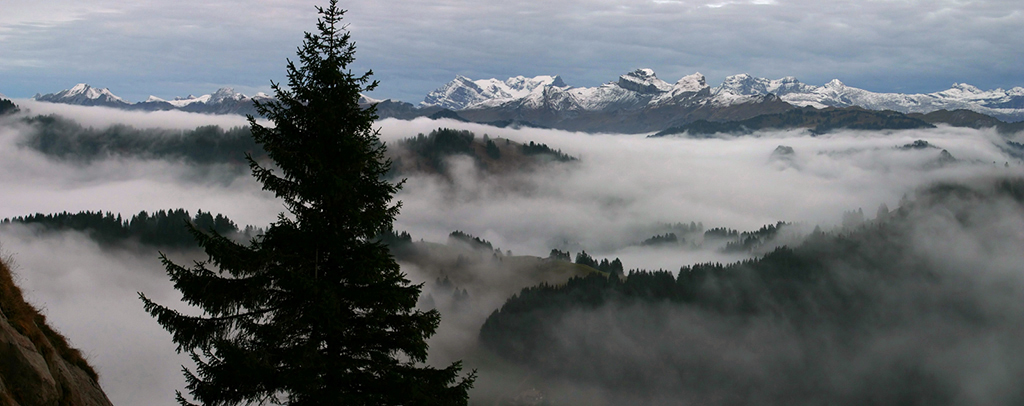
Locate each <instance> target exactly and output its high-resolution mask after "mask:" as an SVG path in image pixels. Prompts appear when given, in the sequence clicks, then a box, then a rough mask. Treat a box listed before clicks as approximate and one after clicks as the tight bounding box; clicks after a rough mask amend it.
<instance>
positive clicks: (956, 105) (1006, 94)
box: [420, 69, 1024, 121]
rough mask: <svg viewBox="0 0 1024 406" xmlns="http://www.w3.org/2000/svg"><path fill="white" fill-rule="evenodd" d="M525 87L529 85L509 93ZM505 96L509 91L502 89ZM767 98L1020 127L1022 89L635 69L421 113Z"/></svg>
mask: <svg viewBox="0 0 1024 406" xmlns="http://www.w3.org/2000/svg"><path fill="white" fill-rule="evenodd" d="M521 83H529V84H531V85H532V86H529V87H527V86H517V85H518V84H521ZM509 89H511V91H510V90H509ZM769 94H771V95H774V96H777V97H778V98H780V99H781V100H782V101H784V102H787V103H789V104H792V105H794V106H798V107H815V108H825V107H851V106H858V107H862V108H866V109H870V110H894V111H898V112H901V113H929V112H932V111H936V110H943V109H945V110H955V109H967V110H973V111H977V112H979V113H982V114H987V115H991V116H993V117H996V118H999V119H1002V120H1004V121H1021V120H1024V88H1022V87H1014V88H1012V89H1009V90H1003V89H995V90H981V89H978V88H977V87H974V86H971V85H968V84H963V83H954V84H953V86H952V87H951V88H950V89H948V90H943V91H940V92H935V93H927V94H903V93H875V92H870V91H867V90H863V89H858V88H855V87H850V86H846V85H844V84H843V83H842V82H840V81H839V80H832V81H831V82H828V83H826V84H825V85H823V86H813V85H809V84H806V83H802V82H800V81H799V80H797V79H796V78H794V77H784V78H781V79H766V78H758V77H754V76H751V75H748V74H740V75H733V76H729V77H727V78H726V79H725V81H724V82H723V83H722V84H721V85H719V86H717V87H710V86H709V85H708V84H707V82H706V80H705V78H704V76H703V75H701V74H700V73H694V74H692V75H688V76H685V77H683V78H682V79H680V80H679V81H677V82H676V83H675V84H670V83H668V82H665V81H663V80H661V79H658V78H657V76H655V73H654V71H653V70H651V69H638V70H635V71H633V72H629V73H626V74H624V75H622V76H620V77H619V79H618V81H616V82H609V83H606V84H604V85H601V86H598V87H591V88H587V87H570V86H568V85H566V84H565V83H564V82H563V81H562V79H561V78H560V77H558V76H538V77H536V78H532V79H531V78H524V77H522V76H517V77H515V78H510V79H508V80H507V81H504V82H502V81H499V80H497V79H485V80H475V81H474V80H471V79H469V78H466V77H464V76H459V77H456V79H455V80H453V81H451V82H449V83H448V84H446V85H444V86H443V87H441V88H439V89H437V90H435V91H433V92H430V93H429V94H428V95H427V97H426V98H424V100H423V102H421V103H420V105H421V106H439V107H444V108H447V109H451V110H456V111H460V110H478V109H488V108H494V107H500V106H516V107H519V108H522V107H539V106H549V107H551V108H553V109H555V110H568V111H601V110H614V109H643V108H654V107H658V106H666V105H671V104H679V103H705V104H710V105H715V106H719V107H727V106H733V105H738V104H745V103H751V102H754V101H756V99H758V98H761V97H764V96H767V95H769Z"/></svg>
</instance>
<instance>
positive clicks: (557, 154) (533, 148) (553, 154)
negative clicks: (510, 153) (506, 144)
mask: <svg viewBox="0 0 1024 406" xmlns="http://www.w3.org/2000/svg"><path fill="white" fill-rule="evenodd" d="M520 149H521V150H522V152H523V155H539V156H545V157H548V158H550V159H553V160H555V161H558V162H572V161H576V160H577V159H576V158H575V157H573V156H570V155H569V154H565V153H563V152H562V150H560V149H557V150H556V149H551V147H549V146H547V144H539V143H534V142H533V141H530V143H529V144H523V145H522V146H521V147H520Z"/></svg>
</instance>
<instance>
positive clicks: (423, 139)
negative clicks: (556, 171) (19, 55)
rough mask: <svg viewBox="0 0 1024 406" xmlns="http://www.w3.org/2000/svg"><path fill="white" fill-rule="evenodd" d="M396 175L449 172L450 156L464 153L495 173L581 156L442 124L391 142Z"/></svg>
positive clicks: (391, 156) (389, 147)
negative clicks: (445, 126) (437, 127)
mask: <svg viewBox="0 0 1024 406" xmlns="http://www.w3.org/2000/svg"><path fill="white" fill-rule="evenodd" d="M387 154H388V156H389V157H390V158H391V159H392V160H393V166H392V169H393V173H392V174H393V175H395V176H400V175H402V174H412V173H431V174H447V173H448V169H449V168H448V163H449V159H450V158H452V157H457V156H463V157H467V158H469V159H471V160H473V161H474V162H475V163H476V165H477V166H478V167H479V168H481V169H483V170H484V171H487V172H488V173H492V174H503V173H514V172H520V171H528V170H531V169H533V168H536V167H538V166H539V165H544V164H547V163H552V162H562V163H569V162H573V161H576V160H577V158H575V157H573V156H570V155H568V154H566V153H563V152H562V151H561V150H556V149H552V148H550V147H548V146H547V145H545V144H539V143H535V142H533V141H530V142H529V143H526V144H521V143H518V142H514V141H511V140H509V139H506V138H490V137H489V136H488V135H486V134H484V136H483V137H477V135H476V134H475V133H473V132H471V131H467V130H456V129H451V128H439V129H436V130H433V131H431V132H430V133H429V134H419V135H417V136H415V137H411V138H406V139H404V140H401V141H398V142H396V143H394V144H391V145H389V146H388V150H387Z"/></svg>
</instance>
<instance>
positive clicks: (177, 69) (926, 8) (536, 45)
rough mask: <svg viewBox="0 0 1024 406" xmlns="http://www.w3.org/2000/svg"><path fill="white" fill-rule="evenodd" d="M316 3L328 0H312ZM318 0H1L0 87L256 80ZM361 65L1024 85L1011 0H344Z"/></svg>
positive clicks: (288, 46)
mask: <svg viewBox="0 0 1024 406" xmlns="http://www.w3.org/2000/svg"><path fill="white" fill-rule="evenodd" d="M321 3H323V2H321ZM315 4H316V3H314V2H310V1H298V0H261V1H258V2H254V1H249V0H246V1H243V0H221V1H217V2H209V1H206V0H202V1H199V0H174V1H171V0H138V1H133V2H124V1H121V0H74V1H69V0H42V1H39V0H0V8H2V9H3V12H2V13H0V93H2V94H6V95H7V96H9V97H15V98H24V97H31V96H32V95H34V94H35V93H37V92H40V93H51V92H57V91H60V90H62V89H66V88H70V87H71V86H73V85H74V84H76V83H79V82H86V83H89V84H91V85H93V86H97V87H108V88H110V89H111V91H113V92H114V93H115V94H117V95H119V96H122V97H124V98H126V99H128V100H129V101H139V100H142V99H145V98H146V97H147V96H148V95H150V94H153V95H156V96H159V97H163V98H171V97H174V96H184V95H187V94H189V93H193V94H197V95H198V94H204V93H211V92H212V91H214V90H216V89H217V88H219V87H223V86H230V87H234V88H235V89H236V90H237V91H241V92H243V93H247V94H252V93H254V92H255V91H267V90H268V85H269V82H270V80H282V79H283V73H284V64H285V58H288V57H291V56H293V55H294V52H295V49H296V47H297V46H298V45H299V44H300V43H301V35H302V32H303V31H306V30H311V29H313V27H314V20H315V18H316V12H315V9H314V5H315ZM341 5H342V7H343V8H346V9H348V10H349V12H348V14H347V15H346V20H347V21H348V23H349V24H351V25H350V27H349V28H350V30H351V31H352V33H353V38H354V39H355V41H356V43H357V45H358V50H357V54H356V56H357V59H358V60H357V63H356V66H355V68H356V70H357V71H361V70H365V69H373V71H374V72H375V74H376V78H377V79H378V80H380V81H381V83H382V84H381V86H380V88H379V89H378V90H377V91H376V92H374V93H373V94H372V96H374V97H377V98H395V99H399V100H404V101H409V102H418V101H421V100H422V99H423V96H424V95H425V94H426V93H427V92H429V91H430V90H433V89H435V88H438V87H440V86H442V85H443V84H444V83H446V82H448V81H449V80H451V79H452V78H454V76H455V75H459V74H461V75H465V76H468V77H470V78H474V79H482V78H491V77H496V78H502V79H504V78H507V77H509V76H515V75H525V76H536V75H561V76H562V77H563V79H564V80H565V82H566V83H568V84H570V85H573V86H597V85H600V84H601V83H605V82H609V81H613V80H616V78H617V77H618V75H620V74H622V73H625V72H628V71H631V70H633V69H636V68H641V67H649V68H652V69H654V70H655V71H656V72H657V74H658V76H659V77H660V78H662V79H664V80H666V81H668V82H674V81H676V80H677V79H679V78H680V77H682V76H684V75H687V74H691V73H693V72H701V73H703V74H704V75H706V76H707V78H708V82H709V84H711V85H712V86H715V85H717V84H719V83H721V81H722V80H723V79H724V78H725V77H726V76H728V75H732V74H737V73H750V74H752V75H755V76H761V77H769V78H779V77H782V76H790V75H791V76H796V77H797V78H799V79H800V80H801V81H804V82H806V83H810V84H814V85H821V84H824V83H825V82H827V81H829V80H831V79H834V78H838V79H840V80H842V81H843V82H845V83H846V84H847V85H850V86H855V87H860V88H864V89H868V90H872V91H885V92H905V93H916V92H933V91H940V90H943V89H946V88H948V87H949V85H951V84H952V83H953V82H966V83H970V84H973V85H976V86H979V87H981V88H983V89H991V88H996V87H1003V88H1010V87H1014V86H1024V63H1022V62H1024V60H1022V58H1024V56H1022V55H1024V54H1022V52H1021V50H1022V49H1024V4H1022V3H1021V2H1020V0H992V1H970V0H855V1H854V0H834V1H827V2H823V1H817V0H586V1H583V0H561V1H555V2H551V1H533V0H526V1H509V0H472V1H470V0H430V1H426V0H389V1H380V0H350V1H344V2H342V4H341Z"/></svg>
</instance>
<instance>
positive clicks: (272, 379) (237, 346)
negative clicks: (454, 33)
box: [139, 0, 475, 406]
mask: <svg viewBox="0 0 1024 406" xmlns="http://www.w3.org/2000/svg"><path fill="white" fill-rule="evenodd" d="M317 10H318V11H319V13H320V18H319V19H318V21H317V32H316V33H306V34H305V39H304V41H303V44H302V46H301V47H300V48H299V50H298V65H296V64H295V63H294V62H292V61H290V60H289V61H288V64H287V76H288V86H287V88H286V87H282V86H281V85H280V84H279V83H273V82H272V83H271V85H272V88H273V90H274V92H275V95H276V98H275V100H272V101H268V102H263V103H257V104H256V110H257V111H258V112H259V114H260V115H262V116H263V117H265V118H267V119H268V120H270V121H271V122H273V123H274V126H273V127H264V126H261V125H259V124H258V123H257V122H256V120H255V119H254V118H253V117H252V116H250V117H249V123H250V125H251V126H252V133H253V137H254V139H255V140H256V142H257V143H258V144H260V145H261V146H262V147H263V148H264V149H265V150H266V152H267V155H268V156H269V158H270V159H272V160H273V161H274V165H273V166H264V165H263V164H261V163H259V162H257V161H255V160H254V159H253V158H252V157H251V156H247V159H248V160H249V164H250V167H251V168H252V172H253V176H255V177H256V179H257V180H259V181H260V182H261V183H263V188H264V189H265V190H268V191H271V192H274V194H275V195H277V197H279V198H281V199H283V200H284V204H285V206H286V207H287V210H288V214H289V215H285V214H281V215H279V216H278V220H277V221H276V222H275V223H273V224H271V225H270V227H269V228H268V229H267V232H266V233H265V234H264V235H263V236H262V237H260V238H256V239H253V240H252V241H250V242H249V244H248V245H241V244H238V243H235V242H233V241H231V240H229V239H227V238H225V237H223V236H221V235H219V234H217V233H215V232H210V231H206V230H200V229H197V228H196V227H195V226H191V225H190V226H189V227H190V229H191V231H192V233H193V235H195V237H196V240H197V242H198V243H199V245H200V246H201V247H202V248H203V249H204V250H205V251H206V253H207V254H208V256H209V258H208V260H207V261H203V262H197V263H195V264H194V265H193V266H191V267H188V268H186V267H183V266H180V265H177V264H175V263H173V262H172V261H170V260H168V259H167V257H166V256H164V255H163V254H161V259H162V261H163V263H164V265H165V267H166V269H167V273H168V275H169V276H170V278H171V280H172V281H173V282H174V286H175V288H176V289H178V290H179V291H180V292H181V294H182V297H183V300H184V301H185V302H187V303H189V304H191V305H193V306H195V307H198V308H199V309H201V310H202V312H203V313H202V315H200V316H194V315H189V314H185V313H181V312H178V311H176V310H173V309H171V308H169V307H166V306H162V305H159V304H156V303H154V302H153V301H151V300H150V299H148V298H147V297H146V296H145V295H143V294H142V293H140V294H139V296H140V298H141V299H142V301H143V302H144V305H145V309H146V310H147V311H148V312H149V313H150V314H151V315H153V316H154V317H155V318H156V319H157V321H158V322H159V323H160V324H161V325H162V326H163V327H164V328H165V329H167V330H168V331H170V332H171V334H172V335H173V337H172V338H173V340H174V342H175V343H176V344H177V345H178V347H177V350H178V351H179V352H181V351H185V352H188V353H189V354H191V356H192V358H193V360H194V361H195V363H196V368H195V371H192V370H189V369H187V368H184V367H183V370H184V374H185V378H186V381H187V389H188V391H189V392H190V393H191V396H192V398H193V399H194V400H195V401H198V402H200V403H202V404H205V405H236V404H250V403H259V404H263V403H274V404H287V405H332V406H333V405H459V404H466V403H467V399H468V395H467V391H468V390H469V388H470V387H471V386H472V384H473V380H474V379H475V373H470V374H469V375H468V376H462V377H460V372H461V363H459V362H456V363H453V364H451V365H450V366H448V367H446V368H434V367H430V366H426V365H423V362H425V360H426V357H427V344H426V339H427V338H428V337H430V336H431V335H433V334H434V332H435V330H436V328H437V326H438V323H439V320H440V315H439V314H438V313H437V311H436V310H431V311H428V312H423V311H419V310H416V309H415V305H416V302H417V299H418V297H419V294H420V288H421V286H420V285H412V284H411V283H410V282H409V281H408V280H407V279H406V278H405V275H404V274H403V273H402V272H401V271H400V269H399V266H398V264H397V263H396V262H395V260H394V258H393V257H391V255H390V254H389V252H388V248H387V247H386V246H385V245H383V244H382V243H380V242H379V241H378V239H377V236H378V235H381V234H383V233H385V232H389V231H391V229H392V223H393V221H394V219H395V216H396V215H397V213H398V210H399V207H400V204H399V203H395V204H392V203H391V202H392V199H393V197H394V194H395V193H396V192H397V191H398V189H399V188H400V186H401V185H400V184H392V183H390V182H389V181H387V180H385V178H384V174H385V173H386V172H387V171H388V169H389V168H390V166H391V162H390V161H389V160H387V159H385V157H384V145H383V144H382V143H381V142H380V140H379V139H378V137H377V135H378V131H377V130H375V129H374V128H373V123H374V120H375V119H376V118H377V116H376V113H375V109H374V108H372V107H371V108H369V109H363V108H360V106H359V104H358V100H359V97H360V92H363V91H369V90H372V89H373V88H374V87H376V86H377V82H376V81H371V80H370V76H371V75H372V71H370V72H367V73H365V74H363V75H360V76H356V75H353V74H352V72H351V70H350V69H349V68H348V65H349V64H350V63H352V62H353V60H354V55H355V44H354V43H352V42H351V40H350V36H349V33H348V31H347V30H346V29H345V26H343V25H342V24H341V20H342V16H343V15H344V13H345V11H344V10H341V9H339V8H338V6H337V1H336V0H332V1H331V2H330V4H329V6H327V7H326V8H323V7H317ZM178 401H179V403H181V404H183V405H188V404H191V403H189V401H188V400H187V399H185V398H184V396H182V394H181V393H180V392H179V393H178Z"/></svg>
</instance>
